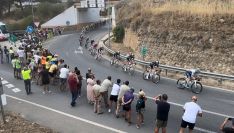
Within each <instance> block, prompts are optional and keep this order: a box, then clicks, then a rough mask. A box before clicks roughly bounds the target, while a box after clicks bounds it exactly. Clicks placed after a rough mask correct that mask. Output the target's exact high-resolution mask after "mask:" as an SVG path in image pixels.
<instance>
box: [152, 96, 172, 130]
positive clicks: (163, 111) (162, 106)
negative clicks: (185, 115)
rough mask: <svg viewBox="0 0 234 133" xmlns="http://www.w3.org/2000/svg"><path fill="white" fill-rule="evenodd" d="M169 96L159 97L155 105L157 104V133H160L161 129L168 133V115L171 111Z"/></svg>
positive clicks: (156, 98)
mask: <svg viewBox="0 0 234 133" xmlns="http://www.w3.org/2000/svg"><path fill="white" fill-rule="evenodd" d="M167 99H168V96H167V94H163V95H158V96H157V97H155V103H156V104H157V121H156V128H155V130H154V131H155V133H159V129H160V128H162V133H166V126H167V120H168V114H169V110H170V104H169V103H168V102H167Z"/></svg>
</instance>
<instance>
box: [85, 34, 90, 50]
mask: <svg viewBox="0 0 234 133" xmlns="http://www.w3.org/2000/svg"><path fill="white" fill-rule="evenodd" d="M88 44H89V37H87V38H86V41H85V48H88Z"/></svg>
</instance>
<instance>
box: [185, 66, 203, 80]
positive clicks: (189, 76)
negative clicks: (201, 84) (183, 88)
mask: <svg viewBox="0 0 234 133" xmlns="http://www.w3.org/2000/svg"><path fill="white" fill-rule="evenodd" d="M198 74H200V69H198V68H197V69H190V70H187V71H186V72H185V76H186V81H187V82H189V81H191V80H194V79H195V78H196V77H198Z"/></svg>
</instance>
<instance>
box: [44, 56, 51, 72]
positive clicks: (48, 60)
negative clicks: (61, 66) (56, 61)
mask: <svg viewBox="0 0 234 133" xmlns="http://www.w3.org/2000/svg"><path fill="white" fill-rule="evenodd" d="M50 66H51V64H50V59H49V58H48V57H47V58H46V63H45V67H46V69H47V70H49V69H50Z"/></svg>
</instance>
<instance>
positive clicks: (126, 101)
mask: <svg viewBox="0 0 234 133" xmlns="http://www.w3.org/2000/svg"><path fill="white" fill-rule="evenodd" d="M133 93H134V89H133V88H131V89H130V90H128V91H127V92H126V93H125V94H124V96H123V97H122V105H123V110H124V112H125V113H124V116H125V120H126V121H127V122H128V125H129V126H130V125H131V123H132V122H131V104H132V101H133V99H134V95H133Z"/></svg>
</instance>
